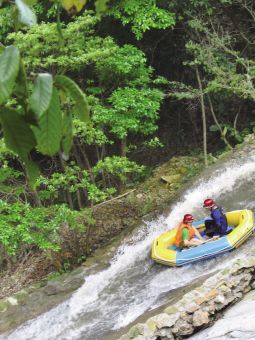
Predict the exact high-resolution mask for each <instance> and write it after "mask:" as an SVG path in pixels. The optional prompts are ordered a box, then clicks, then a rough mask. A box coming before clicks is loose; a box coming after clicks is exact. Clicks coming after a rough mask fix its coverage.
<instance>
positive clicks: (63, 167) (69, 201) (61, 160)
mask: <svg viewBox="0 0 255 340" xmlns="http://www.w3.org/2000/svg"><path fill="white" fill-rule="evenodd" d="M58 155H59V160H60V164H61V167H62V170H63V171H65V161H64V160H63V158H62V156H61V153H60V152H59V153H58ZM65 193H66V197H67V202H68V204H69V207H70V208H71V209H72V210H73V208H74V207H73V200H72V196H71V194H70V192H69V191H68V190H65Z"/></svg>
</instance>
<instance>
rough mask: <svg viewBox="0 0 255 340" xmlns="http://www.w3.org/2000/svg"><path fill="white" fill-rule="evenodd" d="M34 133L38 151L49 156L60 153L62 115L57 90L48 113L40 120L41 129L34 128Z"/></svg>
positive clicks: (52, 97)
mask: <svg viewBox="0 0 255 340" xmlns="http://www.w3.org/2000/svg"><path fill="white" fill-rule="evenodd" d="M41 98H42V97H41ZM33 131H34V133H35V136H36V140H37V149H38V151H40V152H41V153H42V154H43V155H49V156H53V155H54V154H56V153H57V152H58V150H59V149H60V142H61V138H62V114H61V111H60V99H59V95H58V92H57V90H56V89H55V88H54V89H53V93H52V96H51V98H50V103H49V106H48V107H47V111H46V112H44V113H43V114H42V115H41V117H40V119H39V128H37V127H34V128H33Z"/></svg>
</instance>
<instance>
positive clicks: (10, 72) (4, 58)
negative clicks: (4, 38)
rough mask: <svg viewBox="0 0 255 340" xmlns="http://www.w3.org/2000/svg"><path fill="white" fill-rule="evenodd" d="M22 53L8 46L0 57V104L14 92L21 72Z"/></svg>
mask: <svg viewBox="0 0 255 340" xmlns="http://www.w3.org/2000/svg"><path fill="white" fill-rule="evenodd" d="M19 62H20V53H19V50H18V49H17V48H16V47H15V46H8V47H6V48H5V49H4V51H3V53H2V54H1V55H0V104H2V103H3V102H4V101H5V100H7V99H8V98H9V97H10V95H11V93H12V90H13V87H14V84H15V80H16V77H17V75H18V72H19Z"/></svg>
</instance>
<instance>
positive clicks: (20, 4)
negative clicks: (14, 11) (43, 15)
mask: <svg viewBox="0 0 255 340" xmlns="http://www.w3.org/2000/svg"><path fill="white" fill-rule="evenodd" d="M15 4H16V6H17V8H18V10H19V21H20V22H21V23H22V24H24V25H27V26H33V25H35V24H36V15H35V14H34V12H33V11H32V10H31V9H30V8H29V6H28V5H27V4H26V2H25V1H22V0H15Z"/></svg>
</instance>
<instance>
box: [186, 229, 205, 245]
mask: <svg viewBox="0 0 255 340" xmlns="http://www.w3.org/2000/svg"><path fill="white" fill-rule="evenodd" d="M200 236H201V235H200ZM189 238H190V235H189V231H188V229H187V228H183V230H182V239H183V244H184V246H185V247H192V246H199V245H200V244H203V243H204V241H203V240H199V239H197V238H193V239H191V240H190V239H189Z"/></svg>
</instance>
